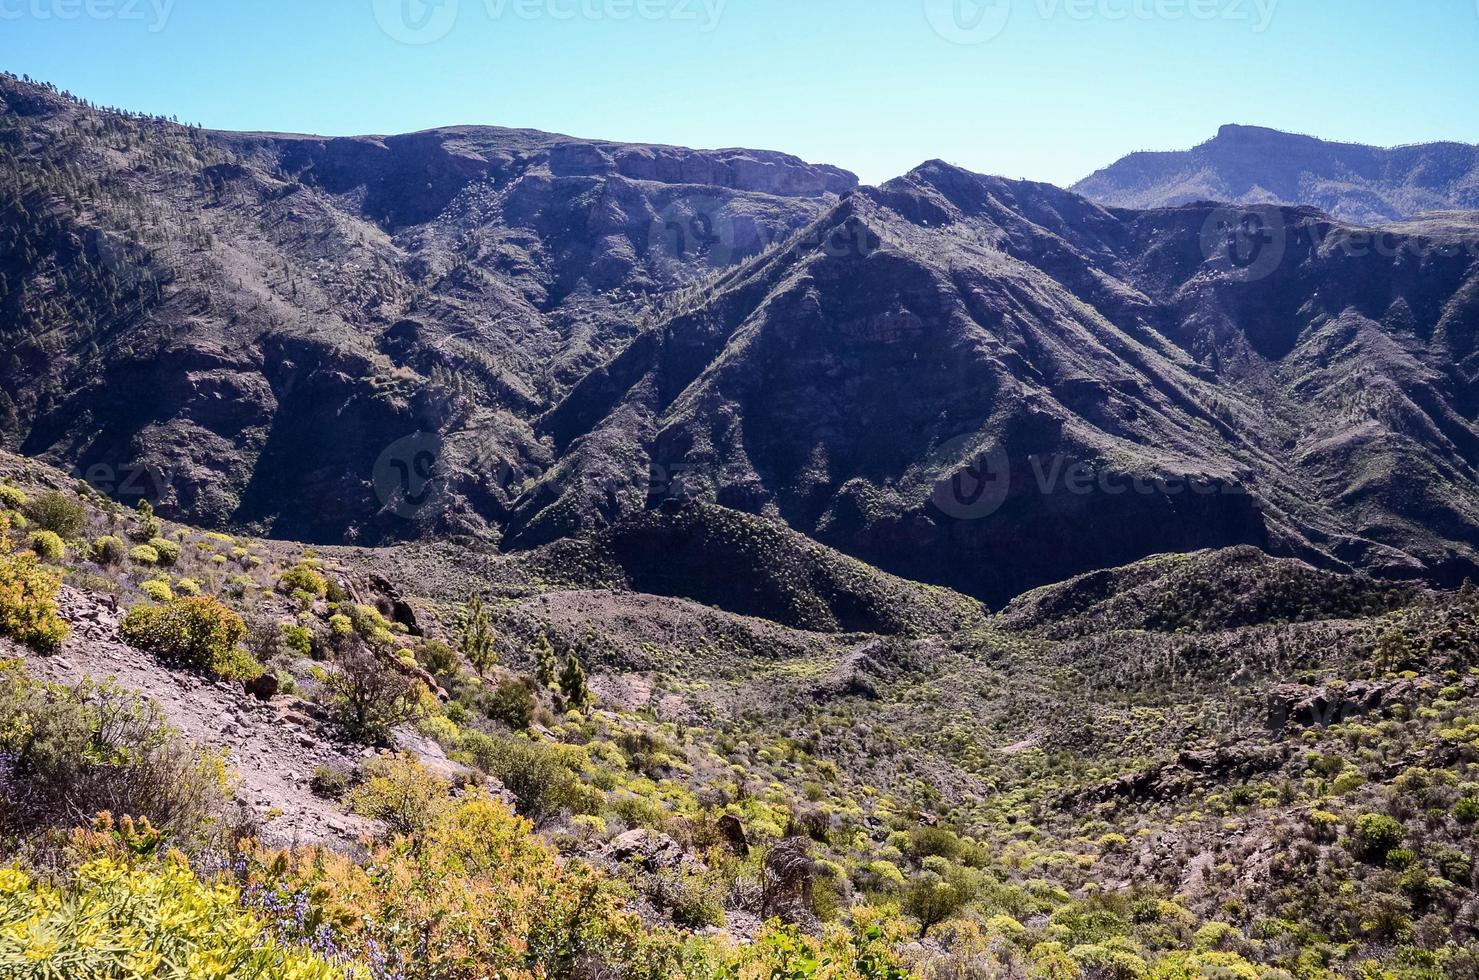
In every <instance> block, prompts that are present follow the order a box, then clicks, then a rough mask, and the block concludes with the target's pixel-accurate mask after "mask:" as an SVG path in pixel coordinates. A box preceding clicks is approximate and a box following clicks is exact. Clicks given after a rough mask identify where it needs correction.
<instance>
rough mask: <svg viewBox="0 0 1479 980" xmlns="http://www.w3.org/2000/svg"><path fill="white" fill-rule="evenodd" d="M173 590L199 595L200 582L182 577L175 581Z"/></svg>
mask: <svg viewBox="0 0 1479 980" xmlns="http://www.w3.org/2000/svg"><path fill="white" fill-rule="evenodd" d="M175 591H176V592H178V593H180V595H190V596H195V595H200V583H199V582H197V581H195V579H193V578H182V579H180V580H179V581H178V582H176V583H175Z"/></svg>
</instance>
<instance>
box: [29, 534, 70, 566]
mask: <svg viewBox="0 0 1479 980" xmlns="http://www.w3.org/2000/svg"><path fill="white" fill-rule="evenodd" d="M29 543H30V545H31V550H32V551H34V552H36V557H38V558H41V559H44V560H46V561H61V560H62V559H63V558H65V557H67V546H66V545H64V544H62V539H61V538H60V537H58V536H57V535H56V533H55V532H53V531H36V532H34V533H33V534H32V535H31V537H30V542H29Z"/></svg>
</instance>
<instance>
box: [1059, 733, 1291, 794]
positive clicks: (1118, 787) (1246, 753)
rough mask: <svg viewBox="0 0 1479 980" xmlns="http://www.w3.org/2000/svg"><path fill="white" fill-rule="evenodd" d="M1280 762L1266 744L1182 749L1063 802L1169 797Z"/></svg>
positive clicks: (1280, 756) (1242, 777)
mask: <svg viewBox="0 0 1479 980" xmlns="http://www.w3.org/2000/svg"><path fill="white" fill-rule="evenodd" d="M1283 762H1284V753H1283V751H1281V750H1280V749H1278V748H1276V747H1271V746H1266V745H1256V744H1234V745H1222V746H1218V747H1216V748H1212V749H1200V750H1194V751H1186V752H1182V753H1181V754H1180V755H1179V756H1178V757H1177V759H1176V761H1175V762H1171V763H1167V764H1165V765H1160V766H1155V767H1152V768H1150V769H1145V770H1142V771H1140V772H1136V773H1130V774H1129V775H1126V776H1120V777H1119V778H1117V779H1113V780H1110V781H1109V782H1107V783H1104V784H1102V785H1100V786H1097V787H1094V788H1092V789H1089V790H1085V791H1083V792H1081V793H1079V794H1077V795H1075V796H1074V797H1072V798H1071V799H1069V800H1067V801H1066V802H1067V804H1068V805H1069V806H1071V807H1086V806H1092V805H1094V804H1096V803H1105V802H1108V801H1111V800H1120V801H1124V802H1131V803H1143V802H1146V801H1155V800H1169V799H1173V798H1175V797H1178V796H1182V795H1184V794H1186V793H1188V792H1190V791H1191V790H1192V789H1193V788H1194V787H1196V786H1197V785H1198V784H1201V783H1208V784H1215V783H1226V782H1231V781H1238V780H1245V779H1249V778H1251V777H1253V776H1256V775H1258V774H1259V773H1264V772H1268V771H1269V770H1271V769H1276V768H1278V767H1279V766H1280V765H1282V764H1283Z"/></svg>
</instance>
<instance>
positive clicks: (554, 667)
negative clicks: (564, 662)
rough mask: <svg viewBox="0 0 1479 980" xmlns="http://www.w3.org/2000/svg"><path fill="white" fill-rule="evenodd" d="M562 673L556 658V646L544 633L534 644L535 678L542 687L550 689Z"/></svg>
mask: <svg viewBox="0 0 1479 980" xmlns="http://www.w3.org/2000/svg"><path fill="white" fill-rule="evenodd" d="M559 672H560V661H559V659H558V658H557V657H556V656H555V645H554V644H553V643H551V642H550V641H549V637H548V636H546V635H545V634H543V633H540V634H539V639H538V640H536V641H535V642H534V677H535V679H537V680H538V681H539V686H540V687H550V686H552V685H553V684H554V683H555V679H556V678H557V677H558V675H559Z"/></svg>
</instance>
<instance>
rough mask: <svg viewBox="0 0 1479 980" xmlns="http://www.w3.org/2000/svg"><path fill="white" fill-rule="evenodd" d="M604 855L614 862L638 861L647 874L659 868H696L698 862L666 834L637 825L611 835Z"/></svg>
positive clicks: (659, 869)
mask: <svg viewBox="0 0 1479 980" xmlns="http://www.w3.org/2000/svg"><path fill="white" fill-rule="evenodd" d="M602 857H604V858H606V859H607V860H609V861H611V862H613V863H615V864H636V865H637V866H638V867H640V868H641V869H642V870H643V871H645V872H647V873H648V874H656V873H658V872H659V871H677V870H679V869H683V870H696V869H699V868H701V865H700V864H699V862H698V861H697V860H696V859H695V858H693V857H692V856H691V855H689V854H688V853H686V852H685V851H684V850H683V846H682V845H681V844H679V843H678V842H677V841H675V840H673V839H672V838H671V837H669V836H668V835H667V834H663V833H659V832H658V831H655V830H647V829H645V828H638V829H636V830H629V831H627V832H626V833H624V834H621V835H620V836H618V837H615V838H613V839H612V841H611V843H609V844H607V845H606V848H605V850H604V851H602Z"/></svg>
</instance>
